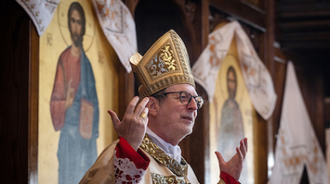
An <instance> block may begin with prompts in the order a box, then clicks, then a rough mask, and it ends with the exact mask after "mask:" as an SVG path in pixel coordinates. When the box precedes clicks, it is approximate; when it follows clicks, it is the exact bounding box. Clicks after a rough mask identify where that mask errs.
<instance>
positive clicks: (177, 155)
mask: <svg viewBox="0 0 330 184" xmlns="http://www.w3.org/2000/svg"><path fill="white" fill-rule="evenodd" d="M146 133H147V134H148V136H149V137H150V138H151V140H152V141H153V142H154V143H155V144H156V145H157V146H158V147H159V148H160V149H161V150H163V151H164V152H165V153H166V154H167V155H168V156H169V157H171V158H173V159H174V160H176V161H178V162H179V163H180V162H181V148H180V146H178V145H175V146H173V145H172V144H170V143H168V142H166V141H164V140H163V139H162V138H160V137H159V136H158V135H157V134H155V133H154V132H153V131H152V130H150V129H149V128H147V132H146Z"/></svg>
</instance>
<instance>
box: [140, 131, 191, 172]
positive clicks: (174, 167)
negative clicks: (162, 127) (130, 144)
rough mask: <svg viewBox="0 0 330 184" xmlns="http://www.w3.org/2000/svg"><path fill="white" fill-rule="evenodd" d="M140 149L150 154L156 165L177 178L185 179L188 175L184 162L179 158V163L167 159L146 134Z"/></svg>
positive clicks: (186, 165) (169, 158)
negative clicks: (160, 165)
mask: <svg viewBox="0 0 330 184" xmlns="http://www.w3.org/2000/svg"><path fill="white" fill-rule="evenodd" d="M140 147H141V148H142V149H143V150H144V151H146V152H147V153H148V154H150V155H151V156H152V157H153V158H154V159H155V160H156V161H157V162H158V163H160V164H162V165H164V166H166V167H167V168H169V169H170V170H171V171H172V172H173V173H174V174H175V175H177V176H179V177H186V176H187V173H188V164H187V162H186V160H185V159H184V158H183V157H181V163H179V162H178V161H176V160H175V159H173V158H171V157H169V156H168V155H167V154H166V153H165V152H164V151H163V150H161V149H160V148H159V147H158V146H157V145H156V144H155V143H154V142H153V141H152V140H151V139H150V137H149V136H148V135H147V134H146V135H145V136H144V139H143V141H142V144H141V145H140Z"/></svg>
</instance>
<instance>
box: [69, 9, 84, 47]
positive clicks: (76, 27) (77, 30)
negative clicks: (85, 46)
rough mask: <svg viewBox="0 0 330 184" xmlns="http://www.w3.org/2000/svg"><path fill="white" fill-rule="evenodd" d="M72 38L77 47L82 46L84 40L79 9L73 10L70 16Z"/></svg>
mask: <svg viewBox="0 0 330 184" xmlns="http://www.w3.org/2000/svg"><path fill="white" fill-rule="evenodd" d="M70 28H71V32H70V34H71V40H72V42H73V44H74V45H75V46H76V47H80V46H81V42H82V35H81V31H82V21H81V16H80V14H79V12H78V11H77V10H73V11H72V13H71V16H70Z"/></svg>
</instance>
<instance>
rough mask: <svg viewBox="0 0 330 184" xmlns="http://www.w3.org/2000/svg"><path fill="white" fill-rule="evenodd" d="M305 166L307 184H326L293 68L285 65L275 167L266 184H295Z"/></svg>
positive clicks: (313, 134) (326, 173) (319, 151)
mask: <svg viewBox="0 0 330 184" xmlns="http://www.w3.org/2000/svg"><path fill="white" fill-rule="evenodd" d="M304 166H306V170H307V173H308V179H309V183H311V184H321V183H322V184H328V183H329V182H328V172H327V167H326V163H325V160H324V157H323V154H322V150H321V148H320V145H319V142H318V140H317V138H316V136H315V132H314V130H313V127H312V124H311V120H310V118H309V116H308V112H307V110H306V107H305V104H304V101H303V97H302V95H301V92H300V89H299V86H298V81H297V78H296V74H295V71H294V66H293V64H292V63H291V62H289V63H288V68H287V74H286V84H285V91H284V99H283V107H282V116H281V122H280V128H279V133H278V139H277V142H276V153H275V165H274V169H273V174H272V176H271V177H270V179H269V181H268V184H275V183H276V184H278V183H281V184H298V183H300V180H301V176H302V173H303V170H304Z"/></svg>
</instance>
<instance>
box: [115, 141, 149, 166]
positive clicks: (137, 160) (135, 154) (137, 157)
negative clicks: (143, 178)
mask: <svg viewBox="0 0 330 184" xmlns="http://www.w3.org/2000/svg"><path fill="white" fill-rule="evenodd" d="M116 156H117V158H127V159H129V160H130V161H132V162H133V163H134V164H135V166H136V168H138V169H144V170H146V169H147V168H148V166H149V163H150V159H149V157H148V156H147V155H146V154H144V153H143V151H142V150H141V149H140V148H139V149H138V151H135V150H134V149H133V148H132V146H131V145H130V144H129V143H128V142H127V141H126V140H125V139H124V138H122V137H119V142H118V143H117V146H116Z"/></svg>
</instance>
